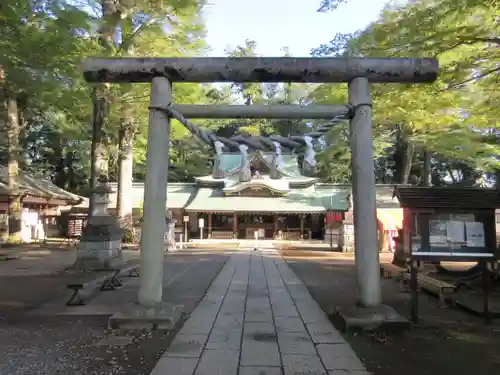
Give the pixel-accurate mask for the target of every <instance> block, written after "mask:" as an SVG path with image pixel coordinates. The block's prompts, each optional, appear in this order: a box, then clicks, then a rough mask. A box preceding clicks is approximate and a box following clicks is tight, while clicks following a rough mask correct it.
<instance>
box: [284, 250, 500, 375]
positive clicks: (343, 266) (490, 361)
mask: <svg viewBox="0 0 500 375" xmlns="http://www.w3.org/2000/svg"><path fill="white" fill-rule="evenodd" d="M329 258H330V259H329ZM329 258H325V257H314V258H311V257H304V256H300V255H297V254H291V253H288V254H286V260H287V262H288V264H289V266H290V267H291V268H292V270H293V271H294V272H295V273H296V274H297V276H298V277H299V278H300V279H301V280H302V281H303V282H304V284H305V285H306V286H307V288H308V289H309V291H310V293H311V295H312V296H313V298H314V299H315V300H316V301H317V302H318V303H319V304H320V306H321V307H322V309H323V310H324V311H325V312H326V313H327V314H331V313H332V312H333V311H334V309H335V307H337V306H343V305H349V304H353V303H355V298H356V296H357V286H356V282H355V277H354V275H355V269H354V264H353V260H352V259H346V257H340V258H341V259H331V258H332V256H330V257H329ZM342 258H343V259H342ZM381 282H382V288H383V299H384V303H386V304H388V305H390V306H392V307H394V308H395V309H396V310H397V311H398V312H399V313H400V314H402V315H404V316H406V317H409V311H410V308H409V299H410V295H409V294H408V293H406V292H404V291H401V290H400V286H399V283H398V282H397V281H395V280H386V279H382V280H381ZM420 319H421V321H420V324H419V325H418V326H414V327H412V329H411V330H410V331H409V332H404V333H397V334H396V333H391V334H384V333H371V334H368V333H364V334H357V335H349V334H346V335H345V338H346V340H347V341H348V342H349V343H350V344H351V345H352V347H353V349H354V350H355V351H356V352H357V353H358V355H359V356H360V357H361V358H362V359H363V361H364V363H365V365H366V367H367V369H368V370H369V371H370V372H372V373H373V374H374V375H401V374H405V375H425V374H432V375H462V374H463V375H465V374H474V375H490V374H493V373H496V372H498V368H499V366H500V351H499V348H500V320H498V321H496V322H495V323H494V324H493V325H491V326H485V325H484V324H483V321H482V319H481V318H479V317H475V316H470V315H468V314H467V313H465V312H463V311H461V310H456V309H452V308H449V307H442V306H440V304H439V301H438V300H437V299H436V298H434V297H431V296H427V295H421V297H420Z"/></svg>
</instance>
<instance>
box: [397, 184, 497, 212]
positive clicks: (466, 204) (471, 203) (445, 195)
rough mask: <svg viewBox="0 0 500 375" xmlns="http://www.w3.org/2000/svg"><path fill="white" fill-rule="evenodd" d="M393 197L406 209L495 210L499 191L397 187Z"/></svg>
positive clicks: (488, 189) (464, 188)
mask: <svg viewBox="0 0 500 375" xmlns="http://www.w3.org/2000/svg"><path fill="white" fill-rule="evenodd" d="M394 195H395V196H396V197H397V198H398V199H399V202H400V203H401V206H403V207H408V208H444V209H462V210H471V211H474V210H476V209H495V208H500V191H499V190H497V189H490V188H478V187H460V186H446V187H437V186H433V187H423V186H422V187H416V186H397V187H396V188H395V190H394Z"/></svg>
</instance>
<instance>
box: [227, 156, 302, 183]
mask: <svg viewBox="0 0 500 375" xmlns="http://www.w3.org/2000/svg"><path fill="white" fill-rule="evenodd" d="M273 156H274V152H262V151H256V152H253V153H250V155H249V161H250V162H252V161H254V160H255V159H256V158H260V159H261V160H262V161H263V162H264V163H265V164H266V165H268V166H270V165H271V164H272V159H273ZM219 158H220V168H221V169H222V170H223V171H224V173H225V174H226V175H233V174H235V173H236V172H238V171H239V170H240V166H241V161H242V158H243V156H242V155H241V153H231V152H225V153H222V154H221V155H219ZM282 159H283V167H282V168H281V169H280V171H281V172H282V173H283V174H284V175H285V176H289V177H297V176H301V173H300V171H299V166H298V162H297V155H293V154H283V155H282Z"/></svg>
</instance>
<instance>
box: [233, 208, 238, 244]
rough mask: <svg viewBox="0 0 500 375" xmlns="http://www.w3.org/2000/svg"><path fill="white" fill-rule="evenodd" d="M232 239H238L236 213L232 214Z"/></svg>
mask: <svg viewBox="0 0 500 375" xmlns="http://www.w3.org/2000/svg"><path fill="white" fill-rule="evenodd" d="M233 238H234V239H237V238H238V214H237V213H236V212H235V213H234V214H233Z"/></svg>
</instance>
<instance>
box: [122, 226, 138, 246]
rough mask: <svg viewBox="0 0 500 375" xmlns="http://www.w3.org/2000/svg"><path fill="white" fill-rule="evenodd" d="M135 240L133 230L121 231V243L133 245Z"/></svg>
mask: <svg viewBox="0 0 500 375" xmlns="http://www.w3.org/2000/svg"><path fill="white" fill-rule="evenodd" d="M134 240H135V235H134V228H125V229H124V230H123V239H122V242H123V243H128V244H130V243H134Z"/></svg>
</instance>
